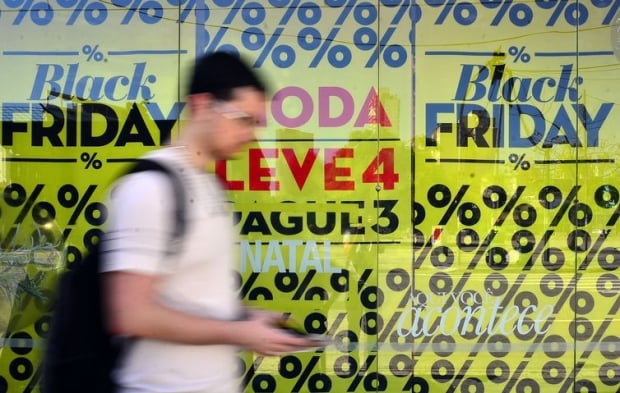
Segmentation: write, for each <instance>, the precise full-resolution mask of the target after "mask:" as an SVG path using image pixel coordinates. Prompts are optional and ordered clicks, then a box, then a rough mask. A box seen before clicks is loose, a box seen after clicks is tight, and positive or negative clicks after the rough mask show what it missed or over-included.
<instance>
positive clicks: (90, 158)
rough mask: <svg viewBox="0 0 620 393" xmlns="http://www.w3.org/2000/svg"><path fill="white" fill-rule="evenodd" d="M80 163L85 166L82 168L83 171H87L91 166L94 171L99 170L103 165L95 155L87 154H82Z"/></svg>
mask: <svg viewBox="0 0 620 393" xmlns="http://www.w3.org/2000/svg"><path fill="white" fill-rule="evenodd" d="M80 161H82V162H85V163H86V165H85V166H84V169H88V168H90V167H91V166H92V167H93V168H95V169H100V168H101V166H102V165H103V163H102V162H101V160H100V159H98V158H97V153H93V154H89V153H86V152H84V153H82V154H81V155H80Z"/></svg>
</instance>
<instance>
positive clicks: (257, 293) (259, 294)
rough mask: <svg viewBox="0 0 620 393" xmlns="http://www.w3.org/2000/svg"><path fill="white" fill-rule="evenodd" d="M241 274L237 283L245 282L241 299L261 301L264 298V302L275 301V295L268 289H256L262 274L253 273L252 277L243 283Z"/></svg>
mask: <svg viewBox="0 0 620 393" xmlns="http://www.w3.org/2000/svg"><path fill="white" fill-rule="evenodd" d="M238 274H239V279H238V281H237V282H239V283H241V282H243V286H242V287H241V297H242V298H243V299H248V300H259V299H260V298H263V299H264V300H273V293H271V290H270V289H269V288H267V287H262V286H260V287H254V284H255V283H256V280H257V279H258V278H259V277H260V273H257V272H252V274H250V276H249V277H248V278H247V279H246V280H245V281H243V277H241V274H240V273H238Z"/></svg>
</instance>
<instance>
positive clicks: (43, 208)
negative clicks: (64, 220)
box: [2, 183, 56, 249]
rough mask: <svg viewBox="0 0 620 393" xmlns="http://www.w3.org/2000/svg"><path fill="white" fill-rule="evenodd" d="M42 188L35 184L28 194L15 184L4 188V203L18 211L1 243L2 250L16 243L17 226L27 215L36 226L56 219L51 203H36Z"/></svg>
mask: <svg viewBox="0 0 620 393" xmlns="http://www.w3.org/2000/svg"><path fill="white" fill-rule="evenodd" d="M44 187H45V186H44V185H43V184H37V185H35V186H34V189H33V190H32V192H31V193H30V194H29V193H28V192H27V191H26V189H25V188H24V186H22V185H21V184H17V183H11V184H9V185H8V186H6V187H5V188H4V191H3V199H4V202H5V203H6V204H7V205H8V206H10V207H15V208H20V209H19V212H18V214H17V217H15V219H14V220H13V225H12V227H11V229H10V231H9V233H8V234H7V235H6V237H5V238H4V241H3V242H2V248H3V249H8V248H9V245H10V244H11V242H16V241H18V239H17V238H15V237H16V235H17V233H18V231H19V226H20V225H21V224H22V223H24V220H25V219H26V216H27V215H28V213H30V214H31V216H32V219H33V220H34V222H35V223H37V224H38V225H45V224H48V223H50V222H51V221H53V220H54V219H55V218H56V210H55V209H54V206H52V204H51V203H49V202H45V201H38V199H39V196H40V195H41V192H42V191H43V189H44Z"/></svg>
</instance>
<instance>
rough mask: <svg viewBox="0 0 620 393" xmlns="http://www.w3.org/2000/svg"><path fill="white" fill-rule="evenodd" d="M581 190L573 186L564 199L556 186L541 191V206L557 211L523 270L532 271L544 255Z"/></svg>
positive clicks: (546, 187)
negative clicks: (546, 247) (557, 228)
mask: <svg viewBox="0 0 620 393" xmlns="http://www.w3.org/2000/svg"><path fill="white" fill-rule="evenodd" d="M580 188H581V186H579V185H576V186H573V187H572V188H571V190H570V192H569V193H568V196H567V197H566V198H564V196H563V195H562V191H561V190H560V189H559V188H557V187H555V186H545V187H543V188H542V189H541V191H540V193H539V195H538V200H539V202H540V204H541V206H542V207H543V208H545V209H547V210H553V209H556V208H557V211H556V213H555V215H554V216H553V219H552V220H551V222H550V223H549V225H548V227H549V228H548V229H547V230H546V231H545V232H544V233H543V235H542V237H541V240H540V241H539V242H538V243H537V244H536V246H535V247H534V251H533V252H532V254H531V255H530V258H529V259H528V260H527V262H526V263H525V266H524V267H523V270H530V269H531V268H532V266H534V263H535V262H536V259H538V257H539V256H540V255H541V254H542V253H543V251H544V248H545V246H546V245H547V243H548V242H549V239H550V238H551V236H552V235H553V233H554V232H555V228H556V227H557V226H558V225H559V223H560V221H561V220H562V218H563V217H564V216H565V215H566V212H567V211H568V210H569V207H570V206H571V205H572V204H573V202H574V201H575V200H576V199H577V193H578V191H579V189H580ZM549 251H552V250H549Z"/></svg>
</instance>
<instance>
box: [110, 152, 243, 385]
mask: <svg viewBox="0 0 620 393" xmlns="http://www.w3.org/2000/svg"><path fill="white" fill-rule="evenodd" d="M148 158H154V159H157V160H158V161H159V162H163V163H165V164H168V165H171V166H172V168H174V169H175V170H176V171H177V174H178V175H179V176H180V178H181V180H182V182H183V184H184V186H185V187H184V192H185V199H186V201H185V209H186V215H185V222H186V228H185V232H184V237H183V239H182V240H181V243H180V250H179V251H178V252H177V253H176V254H172V255H170V254H169V253H168V251H169V250H168V248H169V246H171V237H172V231H173V229H174V206H175V203H174V199H173V198H174V195H175V194H174V192H173V188H172V182H171V180H170V179H169V178H168V176H167V175H166V174H164V173H161V172H157V171H146V172H140V173H135V174H131V175H127V176H125V177H123V178H121V179H120V180H119V181H118V182H117V184H116V185H115V187H114V188H113V190H112V193H111V197H110V201H111V203H110V215H109V220H108V224H109V225H108V229H107V233H106V235H105V236H104V238H103V240H102V242H103V243H102V245H103V248H102V249H103V251H105V253H104V258H103V261H104V264H103V270H104V271H118V270H123V271H130V272H136V273H142V274H153V275H158V276H159V278H158V281H159V283H160V284H159V286H158V288H157V290H158V294H159V299H160V301H161V302H162V303H164V304H165V305H167V306H168V307H171V308H174V309H177V310H180V311H183V312H186V313H190V314H193V315H197V316H205V317H211V318H219V319H225V320H234V319H238V318H239V317H240V315H241V303H240V300H239V297H238V294H237V291H236V283H235V275H234V267H235V266H234V264H233V261H234V260H235V259H234V241H235V237H234V233H233V227H232V217H231V215H230V212H229V209H228V206H227V203H228V202H227V201H226V198H225V193H224V191H223V190H222V188H221V185H220V183H219V180H218V179H217V178H216V177H215V175H213V174H209V173H206V172H203V171H200V170H198V169H196V168H195V167H193V166H192V165H191V164H190V162H189V157H188V156H187V153H186V151H185V149H184V148H181V147H176V148H175V147H170V148H165V149H160V150H157V151H155V152H152V153H150V154H149V155H148ZM239 362H240V360H239V358H238V348H235V347H233V346H228V345H182V344H177V343H173V342H164V341H158V340H150V339H137V340H135V341H134V342H133V343H131V345H130V346H129V350H128V353H127V354H126V356H125V357H124V358H123V361H122V364H121V365H120V366H119V369H118V370H117V373H116V379H117V381H118V382H119V383H120V384H121V391H120V392H119V393H138V392H140V393H146V392H153V393H155V392H162V393H163V392H174V393H181V392H183V393H190V392H191V393H216V392H217V393H220V392H222V393H231V392H238V391H240V387H239V386H240V385H239V380H238V374H239V366H240V363H239Z"/></svg>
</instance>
